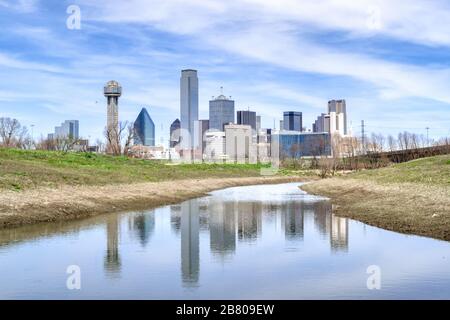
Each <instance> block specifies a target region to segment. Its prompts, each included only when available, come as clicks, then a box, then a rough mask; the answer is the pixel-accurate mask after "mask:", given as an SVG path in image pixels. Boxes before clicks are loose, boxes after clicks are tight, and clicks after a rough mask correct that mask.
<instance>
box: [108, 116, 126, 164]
mask: <svg viewBox="0 0 450 320" xmlns="http://www.w3.org/2000/svg"><path fill="white" fill-rule="evenodd" d="M130 130H132V124H129V123H128V121H125V122H122V121H121V122H119V124H118V126H117V127H106V128H105V131H104V134H105V138H106V153H109V154H112V155H115V156H118V155H121V154H122V152H123V151H124V150H125V145H124V146H122V141H123V140H125V144H127V143H128V145H127V147H129V145H130V143H131V137H132V131H131V133H130Z"/></svg>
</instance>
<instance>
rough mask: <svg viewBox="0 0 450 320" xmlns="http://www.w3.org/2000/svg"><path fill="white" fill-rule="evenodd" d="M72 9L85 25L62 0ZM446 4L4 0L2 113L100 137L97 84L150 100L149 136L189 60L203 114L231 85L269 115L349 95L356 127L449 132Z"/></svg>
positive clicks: (133, 100)
mask: <svg viewBox="0 0 450 320" xmlns="http://www.w3.org/2000/svg"><path fill="white" fill-rule="evenodd" d="M70 5H77V6H79V8H80V10H81V29H80V30H70V29H68V28H67V26H66V20H67V19H68V17H69V14H67V12H66V10H67V8H68V6H70ZM448 21H450V3H449V2H448V1H444V0H442V1H441V0H433V1H429V0H428V1H427V0H409V1H406V0H397V1H387V0H361V1H352V0H316V1H304V0H228V1H215V0H189V1H187V0H128V1H119V0H97V1H88V0H78V1H75V0H73V1H61V0H45V1H44V0H15V1H11V0H0V27H1V30H2V32H1V34H0V116H9V117H15V118H18V119H19V120H20V121H21V122H22V123H23V124H25V125H27V126H30V125H31V124H34V125H35V127H34V136H35V137H37V136H39V135H40V134H44V135H46V134H47V133H48V132H52V131H53V127H54V126H56V125H59V123H61V122H63V121H64V120H66V119H79V120H80V134H81V135H83V136H84V137H90V138H91V139H93V140H95V139H96V138H101V137H102V131H103V128H104V125H105V121H106V114H105V113H106V101H105V98H104V97H103V94H102V89H103V85H104V83H106V82H107V81H108V80H111V79H115V80H117V81H119V82H120V83H121V84H122V86H123V96H122V97H121V99H120V102H119V108H120V110H119V112H120V113H119V117H120V120H123V121H125V120H129V121H133V120H134V119H135V118H136V117H137V115H138V113H139V111H140V109H141V108H142V107H147V109H148V110H149V112H150V115H151V116H152V118H153V120H154V122H155V124H156V127H157V128H156V131H157V132H156V134H157V142H161V138H163V139H164V140H165V141H166V140H167V138H168V127H169V125H170V123H171V122H172V121H173V120H174V119H175V118H177V117H179V77H180V70H181V69H184V68H195V69H198V71H199V81H200V117H201V118H207V117H208V100H209V99H210V98H211V96H215V95H218V94H219V93H220V89H219V88H220V87H221V86H223V87H224V94H226V95H231V96H232V97H233V99H234V100H235V101H236V109H237V110H239V109H247V108H249V107H250V109H252V110H255V111H257V112H258V113H259V114H261V116H262V124H263V126H265V127H272V126H273V122H274V120H276V122H277V123H278V121H279V120H280V119H281V116H282V112H283V111H286V110H298V111H302V112H303V115H304V125H305V126H307V127H310V126H311V123H312V122H313V120H314V118H315V117H317V115H319V114H320V113H321V112H325V110H326V106H327V101H328V100H329V99H340V98H345V99H346V100H347V108H348V113H349V119H350V121H351V122H352V127H353V133H354V134H355V135H359V134H360V126H359V124H360V121H361V120H363V119H364V120H365V122H366V124H367V128H366V130H367V131H368V132H369V133H370V132H376V133H379V132H381V133H384V134H388V133H392V134H397V133H398V132H399V131H404V130H408V131H414V132H417V133H420V134H425V133H426V130H425V128H426V127H430V128H431V129H430V136H431V137H436V138H437V137H440V136H448V135H450V108H449V107H450V24H449V23H447V22H448Z"/></svg>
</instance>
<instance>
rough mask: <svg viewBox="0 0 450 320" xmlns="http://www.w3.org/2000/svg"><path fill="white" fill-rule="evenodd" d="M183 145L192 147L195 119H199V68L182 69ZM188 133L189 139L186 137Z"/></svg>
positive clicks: (181, 113)
mask: <svg viewBox="0 0 450 320" xmlns="http://www.w3.org/2000/svg"><path fill="white" fill-rule="evenodd" d="M180 115H181V145H182V148H190V147H191V146H192V144H193V133H194V131H193V130H194V121H197V120H198V77H197V70H192V69H187V70H182V71H181V79H180ZM185 135H188V137H189V139H186V138H187V137H185Z"/></svg>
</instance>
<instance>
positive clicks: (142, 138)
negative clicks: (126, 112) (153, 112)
mask: <svg viewBox="0 0 450 320" xmlns="http://www.w3.org/2000/svg"><path fill="white" fill-rule="evenodd" d="M133 139H134V144H135V145H144V146H155V124H154V123H153V120H152V118H151V117H150V115H149V114H148V112H147V109H145V108H142V110H141V112H140V113H139V115H138V117H137V118H136V121H135V122H134V137H133Z"/></svg>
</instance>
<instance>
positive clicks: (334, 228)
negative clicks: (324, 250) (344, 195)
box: [330, 215, 348, 251]
mask: <svg viewBox="0 0 450 320" xmlns="http://www.w3.org/2000/svg"><path fill="white" fill-rule="evenodd" d="M330 242H331V249H332V250H333V251H347V250H348V219H347V218H340V217H336V216H335V215H331V234H330Z"/></svg>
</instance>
